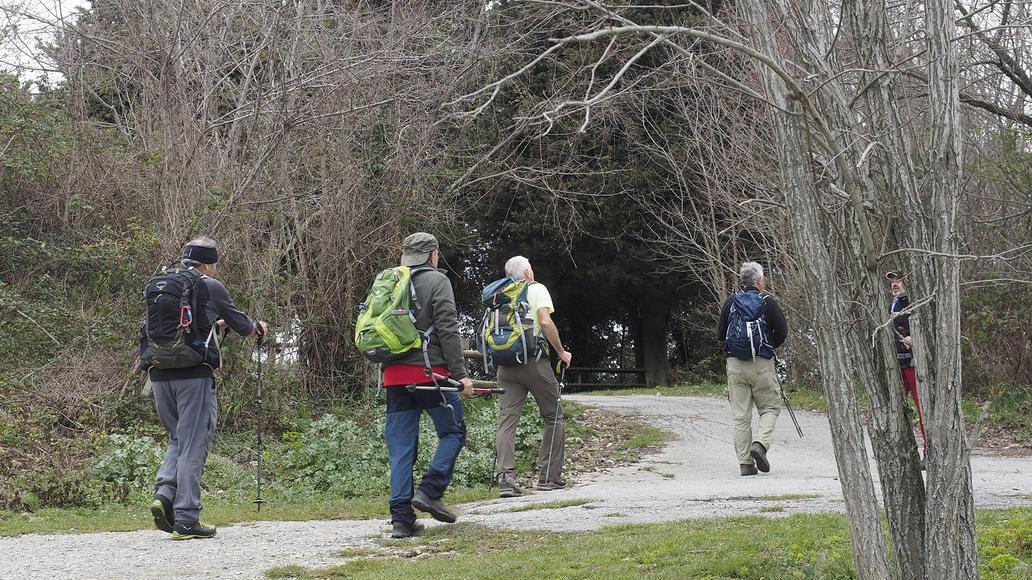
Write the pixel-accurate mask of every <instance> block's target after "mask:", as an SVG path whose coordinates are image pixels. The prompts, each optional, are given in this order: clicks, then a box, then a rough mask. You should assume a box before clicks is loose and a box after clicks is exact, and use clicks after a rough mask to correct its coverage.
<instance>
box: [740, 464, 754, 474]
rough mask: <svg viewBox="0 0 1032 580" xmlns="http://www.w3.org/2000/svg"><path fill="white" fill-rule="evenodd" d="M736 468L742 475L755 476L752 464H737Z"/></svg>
mask: <svg viewBox="0 0 1032 580" xmlns="http://www.w3.org/2000/svg"><path fill="white" fill-rule="evenodd" d="M738 467H739V468H740V469H741V470H742V475H756V474H757V473H758V472H757V471H756V466H755V465H753V464H752V463H739V464H738Z"/></svg>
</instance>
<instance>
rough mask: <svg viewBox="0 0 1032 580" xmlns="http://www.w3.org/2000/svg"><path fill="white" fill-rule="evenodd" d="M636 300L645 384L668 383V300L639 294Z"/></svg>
mask: <svg viewBox="0 0 1032 580" xmlns="http://www.w3.org/2000/svg"><path fill="white" fill-rule="evenodd" d="M640 296H642V297H643V298H644V300H640V301H639V302H638V312H639V314H640V316H641V353H642V364H644V368H645V386H646V387H655V386H657V385H669V384H670V361H669V359H668V357H667V330H668V329H667V321H668V320H669V319H670V302H669V300H665V299H663V298H662V297H657V296H651V295H648V294H641V295H640Z"/></svg>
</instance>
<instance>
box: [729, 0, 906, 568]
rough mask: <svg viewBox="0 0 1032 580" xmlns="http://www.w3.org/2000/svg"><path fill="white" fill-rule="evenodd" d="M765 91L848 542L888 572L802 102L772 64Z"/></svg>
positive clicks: (761, 31) (758, 20) (764, 45)
mask: <svg viewBox="0 0 1032 580" xmlns="http://www.w3.org/2000/svg"><path fill="white" fill-rule="evenodd" d="M749 16H750V18H749V19H750V24H751V25H752V27H753V28H752V31H753V41H754V42H755V43H756V46H757V47H758V50H759V51H760V52H761V53H763V54H765V55H767V56H770V57H776V56H777V51H776V48H775V45H774V38H775V30H774V27H773V25H772V23H771V20H770V17H769V15H768V13H767V10H766V7H765V6H764V4H763V3H762V2H753V3H750V5H749ZM762 75H763V82H764V88H765V90H766V93H767V96H768V98H770V99H771V100H772V101H774V103H775V104H776V105H778V106H779V107H780V108H781V109H782V111H788V112H787V113H785V112H780V111H779V112H775V113H774V117H775V118H774V125H775V128H776V131H777V136H778V161H779V165H780V170H781V182H782V187H783V188H784V192H785V204H786V206H787V209H788V214H789V222H790V225H791V229H792V237H793V240H794V242H795V247H796V248H797V250H798V252H799V253H798V255H797V259H798V261H799V264H800V269H801V270H802V271H803V273H804V275H805V276H806V278H807V282H808V283H809V286H810V287H811V288H813V289H814V293H815V296H814V304H813V307H814V317H815V319H814V330H815V331H816V334H817V345H818V349H817V350H818V359H819V361H820V368H821V375H822V378H823V382H824V390H825V395H826V396H827V398H828V419H829V422H830V423H831V428H832V429H831V430H832V441H833V445H834V448H835V460H836V462H837V464H838V469H839V476H840V482H841V484H842V494H843V497H844V498H845V502H846V510H847V513H848V514H849V527H850V539H851V541H852V545H853V558H854V561H855V562H856V570H857V577H858V578H871V579H884V578H889V577H890V575H891V574H890V572H889V563H888V557H887V556H888V555H887V551H886V546H885V538H884V535H883V533H882V527H881V519H880V517H879V514H878V504H877V500H876V497H875V493H874V482H873V479H872V477H871V471H870V466H869V464H868V461H867V450H866V447H865V446H864V435H863V429H862V428H861V426H860V420H859V413H858V410H857V401H856V394H855V392H854V390H853V387H854V382H853V377H852V376H851V373H850V370H849V369H850V361H849V358H850V344H849V341H848V339H847V337H846V336H845V334H844V333H842V332H841V331H840V326H841V322H842V321H844V320H846V316H845V312H844V311H843V309H842V306H841V305H842V304H843V302H844V301H843V299H842V297H840V296H839V290H838V286H837V285H836V284H834V283H830V282H831V281H833V280H835V279H836V273H835V268H834V266H833V263H832V261H831V258H830V256H829V255H828V251H827V248H826V246H825V239H824V236H823V234H822V230H821V226H820V216H819V215H818V213H817V208H818V207H819V203H818V199H817V192H816V190H815V185H814V183H813V181H812V179H811V175H810V173H809V168H810V159H809V155H808V154H807V151H808V148H807V146H806V143H807V139H806V137H805V134H804V129H803V127H802V124H801V113H802V110H801V107H800V106H799V103H798V102H790V101H789V97H788V89H787V87H786V86H785V84H784V82H783V81H782V80H781V79H780V78H778V77H777V76H776V75H775V74H774V73H773V72H772V71H771V70H770V69H768V68H763V69H762Z"/></svg>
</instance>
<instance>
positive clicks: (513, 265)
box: [505, 256, 530, 282]
mask: <svg viewBox="0 0 1032 580" xmlns="http://www.w3.org/2000/svg"><path fill="white" fill-rule="evenodd" d="M528 268H530V260H528V259H526V258H524V257H523V256H513V257H511V258H509V260H508V261H507V262H506V263H505V275H506V276H508V277H510V278H512V279H513V280H516V281H517V282H519V281H520V280H523V274H524V272H526V271H527V269H528Z"/></svg>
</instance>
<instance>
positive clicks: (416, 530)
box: [391, 520, 425, 538]
mask: <svg viewBox="0 0 1032 580" xmlns="http://www.w3.org/2000/svg"><path fill="white" fill-rule="evenodd" d="M424 528H425V526H423V524H422V523H421V522H420V521H419V520H416V521H414V522H412V523H411V524H406V523H405V522H394V523H393V524H391V537H392V538H411V537H412V536H418V535H419V534H422V533H423V529H424Z"/></svg>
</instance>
